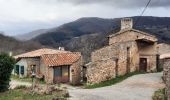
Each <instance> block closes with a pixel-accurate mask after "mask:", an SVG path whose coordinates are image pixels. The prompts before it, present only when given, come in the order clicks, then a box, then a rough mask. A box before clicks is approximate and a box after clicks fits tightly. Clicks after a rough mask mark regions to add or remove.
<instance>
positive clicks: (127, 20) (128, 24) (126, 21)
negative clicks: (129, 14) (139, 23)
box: [121, 18, 133, 30]
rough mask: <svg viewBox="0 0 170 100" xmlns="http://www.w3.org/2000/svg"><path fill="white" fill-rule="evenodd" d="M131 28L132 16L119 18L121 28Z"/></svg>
mask: <svg viewBox="0 0 170 100" xmlns="http://www.w3.org/2000/svg"><path fill="white" fill-rule="evenodd" d="M132 28H133V19H132V18H123V19H122V20H121V30H125V29H132Z"/></svg>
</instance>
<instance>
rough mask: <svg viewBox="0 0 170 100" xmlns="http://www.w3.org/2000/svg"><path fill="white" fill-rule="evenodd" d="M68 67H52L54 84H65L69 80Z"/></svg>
mask: <svg viewBox="0 0 170 100" xmlns="http://www.w3.org/2000/svg"><path fill="white" fill-rule="evenodd" d="M69 68H70V67H69V66H60V67H54V83H67V82H69V80H70V78H69V77H70V72H69V71H70V69H69Z"/></svg>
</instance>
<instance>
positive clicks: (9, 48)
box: [0, 34, 41, 55]
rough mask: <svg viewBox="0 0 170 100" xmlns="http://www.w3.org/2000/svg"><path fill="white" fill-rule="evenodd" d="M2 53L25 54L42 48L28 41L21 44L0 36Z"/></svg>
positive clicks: (0, 50) (10, 38)
mask: <svg viewBox="0 0 170 100" xmlns="http://www.w3.org/2000/svg"><path fill="white" fill-rule="evenodd" d="M0 40H1V42H0V47H1V48H0V52H6V53H9V52H12V53H13V55H16V54H19V53H23V52H26V51H30V50H35V49H38V48H40V47H41V45H40V44H39V43H35V42H31V41H27V42H21V41H18V40H16V39H14V38H12V37H9V36H5V35H2V34H0Z"/></svg>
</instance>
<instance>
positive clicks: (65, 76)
mask: <svg viewBox="0 0 170 100" xmlns="http://www.w3.org/2000/svg"><path fill="white" fill-rule="evenodd" d="M69 74H70V72H69V66H62V82H63V83H66V82H69V76H70V75H69Z"/></svg>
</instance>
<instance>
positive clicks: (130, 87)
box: [69, 73, 164, 100]
mask: <svg viewBox="0 0 170 100" xmlns="http://www.w3.org/2000/svg"><path fill="white" fill-rule="evenodd" d="M161 76H162V73H149V74H140V75H135V76H132V77H130V78H128V79H126V80H124V81H122V82H121V83H118V84H115V85H112V86H107V87H102V88H97V89H72V90H69V93H70V95H71V98H70V100H152V95H153V93H154V91H155V90H157V89H159V88H162V87H164V84H163V83H162V80H161Z"/></svg>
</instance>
